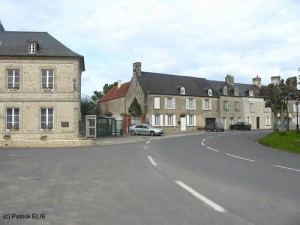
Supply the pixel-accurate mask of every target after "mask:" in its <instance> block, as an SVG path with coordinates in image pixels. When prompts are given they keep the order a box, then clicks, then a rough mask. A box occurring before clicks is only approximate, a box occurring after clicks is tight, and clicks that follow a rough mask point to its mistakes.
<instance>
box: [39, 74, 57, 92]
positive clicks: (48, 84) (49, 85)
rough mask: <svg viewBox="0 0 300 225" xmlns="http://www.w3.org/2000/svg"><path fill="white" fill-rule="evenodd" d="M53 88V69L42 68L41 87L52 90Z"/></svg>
mask: <svg viewBox="0 0 300 225" xmlns="http://www.w3.org/2000/svg"><path fill="white" fill-rule="evenodd" d="M53 88H54V70H42V89H43V90H53Z"/></svg>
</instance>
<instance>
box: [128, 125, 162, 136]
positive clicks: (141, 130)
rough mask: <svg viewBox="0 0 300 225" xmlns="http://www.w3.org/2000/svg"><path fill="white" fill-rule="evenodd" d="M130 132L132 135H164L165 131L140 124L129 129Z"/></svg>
mask: <svg viewBox="0 0 300 225" xmlns="http://www.w3.org/2000/svg"><path fill="white" fill-rule="evenodd" d="M129 132H130V133H131V135H136V134H140V135H151V136H154V135H158V136H160V135H162V134H164V133H165V132H164V130H163V129H161V128H159V127H152V126H151V125H148V124H139V125H133V126H131V127H130V128H129Z"/></svg>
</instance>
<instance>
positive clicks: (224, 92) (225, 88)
mask: <svg viewBox="0 0 300 225" xmlns="http://www.w3.org/2000/svg"><path fill="white" fill-rule="evenodd" d="M223 94H224V95H228V89H227V87H226V86H225V87H224V88H223Z"/></svg>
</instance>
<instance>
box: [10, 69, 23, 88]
mask: <svg viewBox="0 0 300 225" xmlns="http://www.w3.org/2000/svg"><path fill="white" fill-rule="evenodd" d="M10 72H12V74H10ZM10 77H11V78H12V82H10V81H9V79H10ZM17 79H19V81H17ZM20 81H21V76H20V70H19V69H8V70H7V89H8V90H18V89H19V88H20Z"/></svg>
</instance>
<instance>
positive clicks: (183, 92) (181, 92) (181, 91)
mask: <svg viewBox="0 0 300 225" xmlns="http://www.w3.org/2000/svg"><path fill="white" fill-rule="evenodd" d="M180 94H182V95H185V88H184V87H181V88H180Z"/></svg>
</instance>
